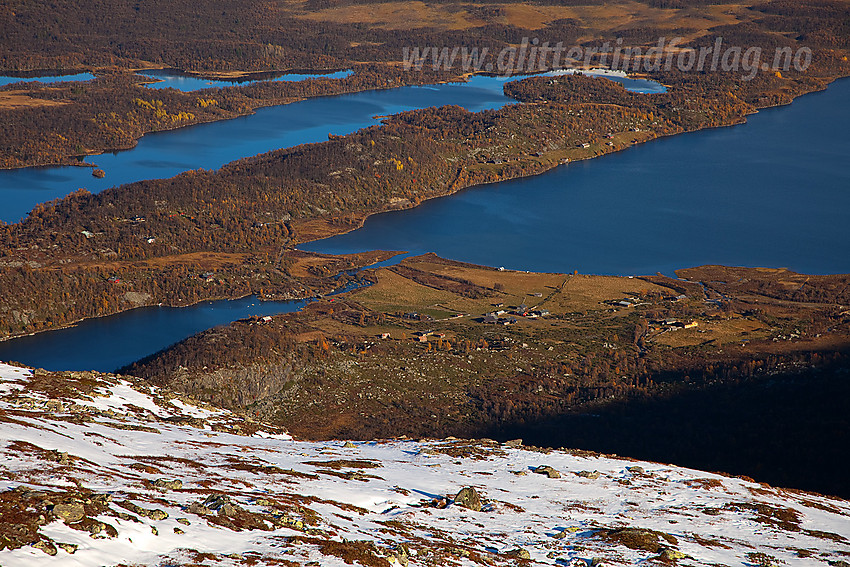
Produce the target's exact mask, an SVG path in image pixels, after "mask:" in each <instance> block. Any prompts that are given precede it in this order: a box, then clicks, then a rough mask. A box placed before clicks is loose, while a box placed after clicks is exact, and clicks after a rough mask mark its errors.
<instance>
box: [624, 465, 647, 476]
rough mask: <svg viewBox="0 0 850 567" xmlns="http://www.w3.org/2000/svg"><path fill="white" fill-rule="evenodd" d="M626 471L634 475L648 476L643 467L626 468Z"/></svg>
mask: <svg viewBox="0 0 850 567" xmlns="http://www.w3.org/2000/svg"><path fill="white" fill-rule="evenodd" d="M626 470H627V471H629V472H630V473H632V474H646V471H645V470H644V469H643V467H638V466H634V467H626Z"/></svg>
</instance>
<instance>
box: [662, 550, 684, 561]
mask: <svg viewBox="0 0 850 567" xmlns="http://www.w3.org/2000/svg"><path fill="white" fill-rule="evenodd" d="M685 557H687V555H685V554H684V553H682V552H681V551H677V550H675V549H670V548H669V547H665V548H663V549H662V550H661V553H659V554H658V559H660V560H661V561H677V560H679V559H684V558H685Z"/></svg>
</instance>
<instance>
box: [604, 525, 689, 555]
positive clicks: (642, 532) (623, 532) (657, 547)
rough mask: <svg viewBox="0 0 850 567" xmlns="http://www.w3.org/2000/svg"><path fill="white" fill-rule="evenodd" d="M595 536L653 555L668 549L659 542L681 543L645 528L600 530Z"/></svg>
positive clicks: (668, 535)
mask: <svg viewBox="0 0 850 567" xmlns="http://www.w3.org/2000/svg"><path fill="white" fill-rule="evenodd" d="M594 535H595V536H596V537H599V538H600V539H603V540H606V541H609V542H611V543H617V544H620V545H624V546H626V547H628V548H629V549H642V550H644V551H651V552H653V553H660V552H661V551H662V550H664V549H666V547H665V546H663V545H661V542H660V541H659V540H664V541H665V542H667V543H668V544H670V545H676V544H678V543H679V540H677V539H676V538H675V537H674V536H672V535H670V534H665V533H664V532H657V531H655V530H648V529H645V528H617V529H607V530H600V531H599V532H597V533H596V534H594Z"/></svg>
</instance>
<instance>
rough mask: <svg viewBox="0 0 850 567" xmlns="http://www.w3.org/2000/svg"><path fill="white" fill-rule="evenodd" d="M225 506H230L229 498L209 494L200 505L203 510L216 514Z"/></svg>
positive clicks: (222, 495) (223, 495) (225, 495)
mask: <svg viewBox="0 0 850 567" xmlns="http://www.w3.org/2000/svg"><path fill="white" fill-rule="evenodd" d="M226 504H230V496H228V495H227V494H210V495H209V496H207V498H206V500H204V502H203V503H202V504H201V505H202V506H203V507H204V508H207V509H209V510H212V511H214V512H217V511H218V510H219V509H220V508H221V507H222V506H225V505H226Z"/></svg>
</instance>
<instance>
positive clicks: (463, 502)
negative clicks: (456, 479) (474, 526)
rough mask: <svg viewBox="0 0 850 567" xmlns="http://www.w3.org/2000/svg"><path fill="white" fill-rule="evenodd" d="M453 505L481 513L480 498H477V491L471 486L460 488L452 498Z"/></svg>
mask: <svg viewBox="0 0 850 567" xmlns="http://www.w3.org/2000/svg"><path fill="white" fill-rule="evenodd" d="M454 503H455V504H457V505H458V506H462V507H464V508H468V509H470V510H472V511H474V512H480V511H481V497H480V496H478V491H476V490H475V488H473V487H471V486H467V487H466V488H461V489H460V492H458V493H457V496H455V498H454Z"/></svg>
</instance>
